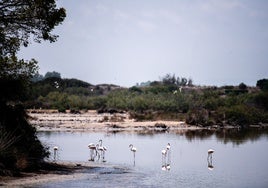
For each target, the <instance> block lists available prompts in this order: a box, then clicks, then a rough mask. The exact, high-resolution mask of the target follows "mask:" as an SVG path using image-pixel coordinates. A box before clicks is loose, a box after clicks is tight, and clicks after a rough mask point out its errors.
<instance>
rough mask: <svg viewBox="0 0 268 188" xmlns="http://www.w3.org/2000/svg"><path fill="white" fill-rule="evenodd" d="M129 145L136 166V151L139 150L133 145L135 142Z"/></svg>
mask: <svg viewBox="0 0 268 188" xmlns="http://www.w3.org/2000/svg"><path fill="white" fill-rule="evenodd" d="M128 147H129V148H130V151H132V152H133V156H134V166H135V153H136V151H137V148H135V147H134V146H133V144H129V146H128Z"/></svg>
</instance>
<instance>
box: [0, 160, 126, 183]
mask: <svg viewBox="0 0 268 188" xmlns="http://www.w3.org/2000/svg"><path fill="white" fill-rule="evenodd" d="M47 165H48V167H45V168H42V169H40V170H39V171H37V172H23V173H21V174H20V176H19V177H10V176H4V177H1V176H0V187H2V186H3V187H11V186H12V187H31V186H36V185H41V184H45V183H51V182H61V181H66V180H76V181H77V180H79V179H83V178H85V177H87V176H89V175H92V176H94V175H96V174H98V170H99V169H104V168H105V169H106V170H108V171H109V172H110V171H114V170H115V169H120V168H121V167H117V166H112V165H111V166H109V165H107V164H105V166H104V164H96V163H91V162H79V163H74V162H57V163H48V164H47ZM109 169H110V170H109ZM127 170H128V169H122V171H127Z"/></svg>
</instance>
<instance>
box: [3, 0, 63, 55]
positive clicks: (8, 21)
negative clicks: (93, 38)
mask: <svg viewBox="0 0 268 188" xmlns="http://www.w3.org/2000/svg"><path fill="white" fill-rule="evenodd" d="M65 16H66V14H65V9H63V8H59V9H57V8H56V3H55V1H54V0H47V1H44V0H39V1H36V0H9V1H7V0H3V1H1V3H0V41H1V45H0V55H1V56H9V55H14V54H15V53H16V52H17V51H18V50H19V49H20V46H28V44H29V38H30V37H31V36H33V38H34V40H35V41H36V42H40V41H41V40H48V41H50V42H54V41H55V40H56V39H57V37H58V36H57V35H54V34H51V31H52V30H53V29H54V27H55V26H57V25H59V24H60V23H61V22H63V20H64V18H65Z"/></svg>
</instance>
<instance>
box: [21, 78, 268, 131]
mask: <svg viewBox="0 0 268 188" xmlns="http://www.w3.org/2000/svg"><path fill="white" fill-rule="evenodd" d="M58 74H59V73H58ZM189 80H190V81H188V79H186V78H181V79H180V78H176V77H175V75H170V74H167V75H166V76H164V77H163V78H162V80H161V81H154V82H149V83H147V85H145V86H144V85H143V86H140V85H137V86H133V87H130V88H122V87H119V86H115V85H97V86H94V85H91V84H89V83H85V82H83V81H80V80H76V79H61V78H59V77H49V78H46V79H43V80H41V81H37V82H32V84H31V87H30V91H31V92H29V94H30V95H29V98H28V100H26V101H25V105H26V107H27V108H32V109H34V108H48V109H58V110H59V111H60V112H65V111H66V110H71V111H72V112H77V111H79V110H91V109H95V110H98V111H99V112H109V111H110V112H111V111H128V112H130V113H131V115H132V116H133V118H135V119H137V120H139V121H143V120H157V119H158V120H159V119H161V120H182V121H186V122H187V123H188V124H191V125H199V126H203V127H205V126H215V125H217V126H219V127H223V126H226V125H232V126H240V127H248V126H249V125H262V124H263V123H268V111H267V110H268V89H267V85H268V80H267V79H262V80H259V81H257V84H256V87H248V86H246V85H245V84H244V83H241V84H239V85H238V86H223V87H211V86H195V85H193V82H192V80H191V79H189Z"/></svg>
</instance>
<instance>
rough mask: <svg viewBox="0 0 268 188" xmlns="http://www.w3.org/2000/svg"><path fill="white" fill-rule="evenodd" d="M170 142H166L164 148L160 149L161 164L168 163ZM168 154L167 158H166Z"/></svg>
mask: <svg viewBox="0 0 268 188" xmlns="http://www.w3.org/2000/svg"><path fill="white" fill-rule="evenodd" d="M170 148H171V146H170V143H168V144H167V146H166V148H165V149H163V150H162V151H161V153H162V165H164V166H166V165H167V164H168V165H170ZM167 156H168V159H167Z"/></svg>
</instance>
